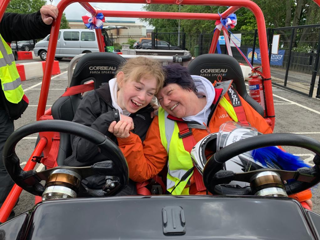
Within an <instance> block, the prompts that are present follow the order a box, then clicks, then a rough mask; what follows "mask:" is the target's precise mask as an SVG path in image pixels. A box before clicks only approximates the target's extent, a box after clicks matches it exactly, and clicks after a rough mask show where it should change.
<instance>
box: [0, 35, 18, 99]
mask: <svg viewBox="0 0 320 240" xmlns="http://www.w3.org/2000/svg"><path fill="white" fill-rule="evenodd" d="M0 38H1V41H0V80H1V88H2V90H3V92H4V96H5V97H6V99H7V100H8V101H9V102H11V103H15V104H17V103H19V102H20V101H21V99H22V97H23V95H24V92H23V89H22V86H21V79H20V76H19V73H18V70H17V67H16V63H15V61H14V56H13V54H12V50H11V48H10V47H9V45H8V44H7V43H6V42H5V41H4V39H3V38H2V36H1V35H0Z"/></svg>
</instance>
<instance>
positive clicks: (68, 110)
mask: <svg viewBox="0 0 320 240" xmlns="http://www.w3.org/2000/svg"><path fill="white" fill-rule="evenodd" d="M125 61H126V60H125V59H124V58H123V57H121V56H120V55H117V54H115V53H107V52H98V53H88V54H85V55H84V56H83V57H81V59H80V60H79V62H78V63H77V65H76V67H75V70H74V72H73V75H72V79H71V81H70V86H69V87H72V86H77V85H81V84H83V83H85V82H88V81H90V80H93V81H94V87H95V88H98V87H99V86H100V85H101V84H103V83H106V82H108V81H109V80H110V79H112V78H114V76H115V73H116V71H117V70H118V68H119V66H120V65H121V64H122V63H124V62H125ZM81 99H82V95H81V94H77V95H73V96H64V97H60V98H59V99H58V100H56V101H55V103H54V104H53V105H52V107H51V112H52V116H53V118H54V119H60V120H67V121H72V120H73V117H74V115H75V112H76V110H77V108H78V106H79V104H80V101H81ZM71 151H72V149H71V141H70V136H69V134H65V133H61V134H60V146H59V152H58V157H57V163H58V165H63V160H64V159H65V158H66V157H68V156H70V155H71Z"/></svg>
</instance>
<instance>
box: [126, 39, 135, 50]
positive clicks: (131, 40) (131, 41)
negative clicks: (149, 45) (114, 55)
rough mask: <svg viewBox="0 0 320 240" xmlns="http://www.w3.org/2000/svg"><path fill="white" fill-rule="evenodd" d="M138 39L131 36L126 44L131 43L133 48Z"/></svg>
mask: <svg viewBox="0 0 320 240" xmlns="http://www.w3.org/2000/svg"><path fill="white" fill-rule="evenodd" d="M136 41H137V40H134V39H132V38H129V39H128V41H127V42H126V43H125V44H129V45H130V48H131V49H132V48H133V44H134V43H135V42H136Z"/></svg>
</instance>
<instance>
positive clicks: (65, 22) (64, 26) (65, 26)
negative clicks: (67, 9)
mask: <svg viewBox="0 0 320 240" xmlns="http://www.w3.org/2000/svg"><path fill="white" fill-rule="evenodd" d="M69 28H70V26H69V22H68V20H67V18H66V14H65V13H64V14H63V15H62V17H61V23H60V29H69Z"/></svg>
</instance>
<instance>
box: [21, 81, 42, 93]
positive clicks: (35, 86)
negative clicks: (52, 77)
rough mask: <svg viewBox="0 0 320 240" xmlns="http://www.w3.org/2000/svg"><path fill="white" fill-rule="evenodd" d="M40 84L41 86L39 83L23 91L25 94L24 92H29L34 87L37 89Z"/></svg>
mask: <svg viewBox="0 0 320 240" xmlns="http://www.w3.org/2000/svg"><path fill="white" fill-rule="evenodd" d="M41 84H42V82H39V83H37V84H35V85H33V86H31V87H29V88H26V89H24V91H25V92H26V91H29V90H31V89H33V88H35V87H38V86H39V85H41Z"/></svg>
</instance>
